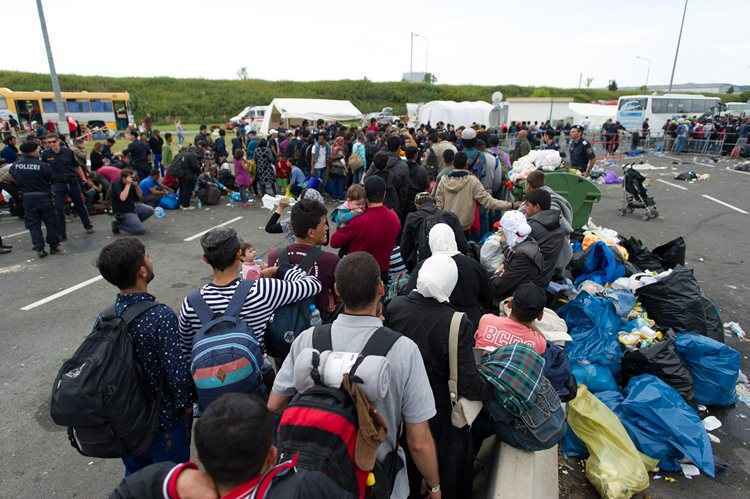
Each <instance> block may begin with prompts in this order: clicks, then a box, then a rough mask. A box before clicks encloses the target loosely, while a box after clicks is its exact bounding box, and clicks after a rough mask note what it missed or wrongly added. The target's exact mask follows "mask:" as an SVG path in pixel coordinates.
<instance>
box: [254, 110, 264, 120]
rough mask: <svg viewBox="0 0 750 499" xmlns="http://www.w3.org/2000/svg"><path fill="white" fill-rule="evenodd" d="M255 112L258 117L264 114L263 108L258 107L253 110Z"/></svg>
mask: <svg viewBox="0 0 750 499" xmlns="http://www.w3.org/2000/svg"><path fill="white" fill-rule="evenodd" d="M255 114H256V115H257V116H258V118H262V117H263V115H264V114H266V112H265V111H264V110H263V109H258V110H257V111H255Z"/></svg>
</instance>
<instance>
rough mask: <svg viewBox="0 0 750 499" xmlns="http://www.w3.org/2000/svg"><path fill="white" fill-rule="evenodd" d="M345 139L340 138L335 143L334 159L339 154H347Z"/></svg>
mask: <svg viewBox="0 0 750 499" xmlns="http://www.w3.org/2000/svg"><path fill="white" fill-rule="evenodd" d="M344 148H345V145H344V137H342V136H340V135H339V136H338V137H336V140H334V141H333V157H336V156H337V155H338V154H339V153H342V154H344V152H345V149H344Z"/></svg>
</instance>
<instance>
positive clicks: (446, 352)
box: [385, 254, 492, 499]
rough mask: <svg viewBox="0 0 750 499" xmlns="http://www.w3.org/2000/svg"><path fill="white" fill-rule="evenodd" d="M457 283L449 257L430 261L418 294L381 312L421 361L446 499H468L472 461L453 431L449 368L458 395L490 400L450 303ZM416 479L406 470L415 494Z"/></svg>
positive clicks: (459, 432) (461, 433)
mask: <svg viewBox="0 0 750 499" xmlns="http://www.w3.org/2000/svg"><path fill="white" fill-rule="evenodd" d="M458 279H459V268H458V267H457V266H456V262H454V261H453V260H452V259H451V258H450V257H449V256H447V255H443V254H437V255H434V256H431V257H430V258H428V259H427V260H425V262H424V264H423V265H422V267H421V268H420V270H419V277H418V279H417V286H416V289H415V290H414V291H412V292H410V293H409V294H408V295H406V296H397V297H396V298H394V299H393V300H391V302H390V303H389V304H388V307H387V308H386V312H385V323H386V324H387V325H388V327H391V328H393V329H395V330H397V331H400V332H401V333H402V334H404V335H405V336H407V337H408V338H410V339H412V340H414V342H415V343H416V344H417V346H418V347H419V351H420V353H421V354H422V358H423V359H424V363H425V368H426V369H427V373H428V374H427V375H428V377H429V379H430V386H431V387H432V392H433V393H434V395H435V405H436V406H437V414H436V415H435V417H434V418H432V419H431V420H430V429H431V430H432V434H433V436H434V437H435V441H436V445H437V448H438V462H439V465H440V478H441V488H442V493H443V497H444V498H446V499H447V498H456V499H459V498H464V497H471V495H472V494H471V488H472V474H473V473H472V461H473V455H474V452H473V449H472V440H471V431H470V429H469V427H468V426H464V427H462V428H457V427H456V426H454V424H453V423H452V422H451V413H452V405H451V393H450V392H451V389H450V388H449V379H450V378H451V373H450V364H451V362H455V365H456V369H457V378H458V379H457V380H456V381H457V386H456V388H457V395H459V396H461V397H464V398H466V399H469V400H474V401H482V400H486V399H488V398H489V397H490V396H491V394H492V390H491V388H490V386H489V385H488V384H487V383H485V381H484V379H483V378H482V377H481V376H480V375H479V372H478V371H477V367H476V364H475V362H474V351H473V347H474V341H473V337H474V334H473V333H474V330H475V327H474V325H473V324H472V321H471V320H470V319H469V318H468V317H467V316H466V314H463V313H461V312H457V311H456V310H455V309H454V308H453V306H452V305H453V304H452V303H451V302H450V296H451V295H452V294H453V292H454V288H455V287H456V283H457V282H458ZM454 320H455V321H456V324H455V325H454V323H453V321H454ZM453 327H456V328H457V331H456V332H455V333H454V334H457V341H456V343H455V345H456V350H455V354H454V353H453V351H452V350H451V347H452V346H451V345H450V341H451V340H452V338H451V336H450V335H451V333H453V331H452V330H451V328H453ZM453 355H455V357H453V358H451V356H453ZM420 478H421V477H420V476H419V473H417V472H416V470H414V469H411V468H410V469H409V480H410V482H411V484H412V486H411V489H412V490H413V491H414V490H418V485H419V479H420Z"/></svg>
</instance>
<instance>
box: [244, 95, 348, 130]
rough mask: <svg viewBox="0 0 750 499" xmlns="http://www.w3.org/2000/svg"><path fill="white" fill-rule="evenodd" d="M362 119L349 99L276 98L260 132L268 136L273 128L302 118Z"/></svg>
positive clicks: (327, 120)
mask: <svg viewBox="0 0 750 499" xmlns="http://www.w3.org/2000/svg"><path fill="white" fill-rule="evenodd" d="M361 119H362V113H361V112H360V111H359V109H357V108H356V107H355V106H354V104H352V103H351V102H349V101H348V100H327V99H274V100H272V101H271V104H270V105H269V106H268V110H267V111H266V114H265V116H264V117H263V124H262V125H261V127H260V131H259V132H258V133H259V134H260V135H261V136H266V135H268V131H269V130H271V129H273V128H277V127H280V126H285V127H288V126H294V125H299V124H301V123H302V120H308V121H313V122H315V121H317V120H324V121H326V122H330V121H355V120H357V121H359V120H361Z"/></svg>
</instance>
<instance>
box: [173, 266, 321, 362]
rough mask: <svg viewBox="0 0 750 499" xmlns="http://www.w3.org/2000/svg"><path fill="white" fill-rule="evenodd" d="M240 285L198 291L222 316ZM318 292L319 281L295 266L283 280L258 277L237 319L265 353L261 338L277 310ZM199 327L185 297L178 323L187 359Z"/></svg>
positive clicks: (233, 284) (212, 287) (214, 285)
mask: <svg viewBox="0 0 750 499" xmlns="http://www.w3.org/2000/svg"><path fill="white" fill-rule="evenodd" d="M239 283H240V280H239V279H237V280H236V281H233V282H231V283H230V284H228V285H226V286H217V285H216V284H213V283H208V284H206V285H205V286H203V287H202V288H201V290H200V291H201V296H202V297H203V300H204V301H205V302H206V305H208V306H209V308H210V309H211V310H213V311H214V314H222V313H224V311H225V310H226V309H227V306H228V305H229V301H230V300H231V299H232V296H234V290H235V289H237V286H238V285H239ZM320 289H321V285H320V281H318V279H316V278H315V277H314V276H310V275H307V273H305V272H304V271H302V270H300V269H299V268H297V267H294V268H292V269H290V270H288V271H287V272H286V274H285V275H284V279H283V280H281V279H266V278H260V279H258V280H257V281H256V283H255V285H254V286H253V287H252V288H251V289H250V292H249V293H248V294H247V299H246V300H245V305H244V306H243V307H242V312H240V319H242V320H243V321H245V322H246V323H247V325H248V326H250V327H251V328H252V330H253V334H255V337H256V338H257V340H258V342H259V343H260V345H261V348H263V349H264V350H265V346H264V342H263V335H264V334H265V331H266V326H267V324H268V322H269V321H270V320H271V319H272V318H273V314H274V312H275V311H276V309H278V308H280V307H283V306H284V305H288V304H289V303H294V302H298V301H300V300H304V299H305V298H309V297H311V296H315V295H317V294H318V293H320ZM200 328H201V321H200V319H199V318H198V314H197V313H196V312H195V309H193V307H191V306H190V305H189V304H188V299H187V297H185V299H184V300H183V301H182V307H181V309H180V320H179V333H180V342H181V346H182V354H183V355H184V356H185V358H188V359H189V358H190V356H191V353H192V349H193V337H194V336H195V334H196V333H197V332H198V330H200Z"/></svg>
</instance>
